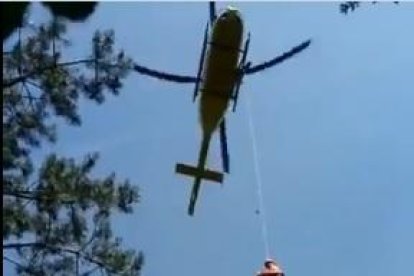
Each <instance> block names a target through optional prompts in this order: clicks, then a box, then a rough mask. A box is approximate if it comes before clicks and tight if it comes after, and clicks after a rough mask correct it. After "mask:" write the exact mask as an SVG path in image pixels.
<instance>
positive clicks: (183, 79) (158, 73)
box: [133, 63, 198, 83]
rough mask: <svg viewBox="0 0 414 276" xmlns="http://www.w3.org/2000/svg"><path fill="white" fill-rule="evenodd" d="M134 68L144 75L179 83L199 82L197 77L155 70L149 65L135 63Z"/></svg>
mask: <svg viewBox="0 0 414 276" xmlns="http://www.w3.org/2000/svg"><path fill="white" fill-rule="evenodd" d="M133 69H134V71H136V72H138V73H140V74H142V75H146V76H150V77H153V78H157V79H161V80H166V81H171V82H178V83H197V82H198V78H197V77H192V76H183V75H175V74H170V73H166V72H161V71H157V70H153V69H150V68H148V67H145V66H142V65H139V64H137V63H135V64H134V65H133Z"/></svg>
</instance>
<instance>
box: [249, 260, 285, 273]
mask: <svg viewBox="0 0 414 276" xmlns="http://www.w3.org/2000/svg"><path fill="white" fill-rule="evenodd" d="M256 276H285V274H284V273H283V271H282V269H281V268H280V267H279V266H278V264H277V263H276V262H275V261H274V260H272V259H266V261H265V262H264V264H263V268H262V269H261V270H260V271H259V272H257V274H256Z"/></svg>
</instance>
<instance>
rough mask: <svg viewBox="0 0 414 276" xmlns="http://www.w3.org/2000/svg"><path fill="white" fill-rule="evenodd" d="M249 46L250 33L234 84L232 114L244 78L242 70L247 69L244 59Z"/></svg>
mask: <svg viewBox="0 0 414 276" xmlns="http://www.w3.org/2000/svg"><path fill="white" fill-rule="evenodd" d="M249 44H250V33H248V35H247V39H246V42H245V43H244V49H243V56H242V58H241V61H240V65H239V75H238V78H239V79H238V81H237V83H236V88H235V89H234V95H233V112H235V111H236V106H237V100H238V97H239V91H240V86H241V83H242V81H243V76H244V69H246V68H247V67H246V65H245V63H246V58H247V52H248V50H249Z"/></svg>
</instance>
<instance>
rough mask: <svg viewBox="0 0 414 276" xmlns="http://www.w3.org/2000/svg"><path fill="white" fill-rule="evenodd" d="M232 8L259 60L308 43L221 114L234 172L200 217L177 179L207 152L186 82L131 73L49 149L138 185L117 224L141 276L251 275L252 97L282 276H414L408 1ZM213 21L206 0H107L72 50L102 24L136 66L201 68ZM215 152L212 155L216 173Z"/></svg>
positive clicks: (412, 63) (258, 259)
mask: <svg viewBox="0 0 414 276" xmlns="http://www.w3.org/2000/svg"><path fill="white" fill-rule="evenodd" d="M228 4H229V3H226V2H219V3H218V4H217V7H218V8H224V7H226V6H227V5H228ZM230 4H232V5H233V6H236V7H237V8H239V9H240V11H241V13H242V14H243V18H244V20H245V27H246V29H247V30H248V31H250V32H251V37H252V40H251V47H250V51H249V55H248V59H249V60H251V61H252V62H253V63H256V62H260V61H264V60H266V59H269V58H271V57H274V56H275V55H278V54H280V53H282V52H284V51H286V50H288V49H290V48H291V47H293V46H295V45H297V44H299V43H301V42H302V41H304V40H306V39H308V38H312V40H313V42H312V45H311V46H310V47H309V49H307V50H306V51H304V52H303V53H301V54H300V55H298V56H297V57H295V58H293V59H291V60H289V61H287V62H286V63H284V64H282V65H279V66H278V67H275V68H272V69H270V70H268V71H265V72H262V73H258V74H256V75H254V76H250V77H247V78H245V80H244V84H243V86H242V89H241V96H240V101H239V105H238V109H237V112H236V113H229V115H228V116H227V123H228V140H229V150H230V156H231V174H230V175H228V176H226V178H225V182H224V186H222V187H221V186H218V185H215V184H210V183H206V185H204V186H202V189H201V193H200V197H199V201H198V204H197V208H196V214H195V216H194V217H189V216H188V215H187V213H186V210H187V204H188V199H189V193H190V189H191V183H192V182H191V180H190V179H188V178H185V177H182V176H180V175H176V174H175V173H174V168H175V163H176V162H184V163H190V164H191V163H195V161H196V160H197V157H198V156H197V154H198V147H199V144H200V129H199V126H198V118H197V115H198V108H197V105H195V104H193V103H192V100H191V99H192V91H193V86H192V85H180V84H172V83H168V82H162V81H159V80H154V79H150V78H148V77H145V76H140V75H137V74H135V73H131V74H130V75H129V77H128V79H127V80H126V81H125V86H124V89H123V90H122V93H121V95H120V96H119V97H112V96H110V97H108V99H107V102H106V103H105V104H104V105H102V106H96V105H94V104H91V103H88V102H83V103H82V104H81V113H82V116H83V126H82V127H81V128H71V127H68V126H65V125H61V126H60V128H59V130H60V136H59V138H60V140H59V142H58V143H57V144H56V145H54V146H50V147H47V148H46V149H45V150H46V151H50V150H53V151H58V152H59V153H61V154H65V155H68V156H73V157H81V156H82V155H83V154H85V153H86V152H90V151H95V150H96V151H99V152H100V153H101V159H100V162H99V165H98V168H97V171H96V173H97V174H98V175H100V174H107V173H108V172H110V171H115V172H116V173H117V175H118V176H119V177H120V178H129V179H130V180H131V181H132V182H134V183H137V184H138V185H139V186H140V189H141V195H142V201H141V203H140V204H139V205H137V208H136V211H135V212H134V214H133V215H129V216H119V217H116V218H115V219H114V223H115V230H116V233H118V234H119V235H120V236H122V238H123V241H124V243H125V245H127V246H129V247H133V248H136V249H138V250H143V251H144V253H145V256H146V263H145V267H144V270H143V275H144V276H149V275H163V274H165V273H168V274H169V275H192V274H194V272H193V271H195V270H197V275H198V276H210V275H218V276H220V275H253V274H254V273H255V272H256V271H257V270H258V269H259V267H260V266H261V264H262V262H263V259H264V249H263V243H262V240H261V234H260V219H259V216H258V215H257V214H256V213H255V210H256V209H257V207H258V199H257V195H256V189H257V188H256V183H255V176H254V164H253V159H252V141H251V139H250V136H249V129H248V123H247V122H248V121H247V114H246V108H245V100H246V95H247V94H249V96H248V97H249V100H250V103H251V106H252V114H253V120H254V125H255V129H256V140H257V147H258V152H259V161H260V171H261V177H262V179H263V194H264V204H265V209H266V213H267V223H268V232H269V240H270V248H271V252H272V255H273V256H274V257H275V258H276V259H277V260H278V261H279V262H280V263H281V265H282V267H283V268H284V270H285V271H286V275H288V276H296V275H297V276H299V275H315V276H316V275H317V276H332V275H335V276H342V275H344V276H345V275H350V274H352V275H364V276H365V275H384V276H385V275H398V276H408V275H411V273H412V268H411V262H412V248H413V247H414V239H413V237H412V233H414V220H413V219H412V216H413V213H414V203H413V202H414V201H412V198H413V196H414V186H413V184H414V170H413V168H412V167H413V164H414V126H413V123H412V121H411V120H412V118H413V117H414V109H413V103H414V89H413V86H414V85H413V77H412V76H413V74H412V68H413V67H414V55H413V53H412V49H414V37H413V36H412V34H411V32H410V31H411V30H410V29H412V27H413V26H414V16H413V14H414V5H413V4H412V3H401V4H400V5H399V6H395V5H392V4H390V3H381V4H377V5H370V4H364V5H363V6H362V7H361V8H359V9H358V10H356V11H355V12H354V13H351V14H349V15H348V16H344V15H342V14H340V13H339V11H338V9H339V8H338V5H339V4H338V3H322V2H321V3H294V2H279V3H276V2H275V3H259V2H256V3H255V2H251V3H247V2H238V3H230ZM34 12H35V14H34V18H36V17H38V18H40V17H42V16H41V15H42V14H44V12H43V11H41V10H40V9H34ZM207 18H208V4H207V3H202V2H197V3H195V2H194V3H190V2H186V3H157V2H147V3H115V2H112V3H110V2H103V3H100V5H99V7H98V9H97V11H96V12H95V14H94V15H93V16H92V18H90V20H89V21H88V22H87V23H84V24H70V27H69V31H70V32H69V33H70V37H71V39H73V41H74V47H73V49H72V50H71V54H73V55H74V56H81V55H82V54H83V53H85V52H86V48H85V47H87V46H89V44H88V43H89V42H88V43H84V41H89V39H90V37H91V35H92V33H93V31H94V30H95V29H97V28H99V29H107V28H112V29H114V30H115V34H116V41H117V46H119V48H122V49H124V50H125V51H126V53H127V54H128V55H130V56H131V57H132V58H133V59H134V60H135V61H137V62H138V63H141V64H143V65H147V66H151V67H153V68H157V69H161V70H165V71H171V72H175V73H180V74H189V75H195V74H196V70H197V64H198V58H199V54H200V49H201V42H202V38H203V30H204V26H205V23H206V20H207ZM410 72H411V73H410ZM216 140H217V139H216ZM218 146H219V144H218V141H215V142H214V146H213V147H212V148H211V151H210V156H209V167H211V168H215V169H220V168H221V160H220V158H219V157H220V156H219V147H218ZM409 257H411V258H409Z"/></svg>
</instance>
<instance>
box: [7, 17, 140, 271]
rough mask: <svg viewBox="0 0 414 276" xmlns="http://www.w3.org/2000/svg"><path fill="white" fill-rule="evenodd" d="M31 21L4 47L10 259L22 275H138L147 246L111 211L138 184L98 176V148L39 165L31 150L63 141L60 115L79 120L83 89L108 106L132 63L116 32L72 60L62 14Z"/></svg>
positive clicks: (126, 208)
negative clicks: (136, 242)
mask: <svg viewBox="0 0 414 276" xmlns="http://www.w3.org/2000/svg"><path fill="white" fill-rule="evenodd" d="M23 26H25V25H23ZM25 29H26V30H29V29H30V30H31V34H30V35H28V36H26V37H24V38H23V37H22V35H20V33H21V28H19V35H17V36H18V39H17V41H16V43H15V45H14V46H13V47H12V48H11V49H8V51H6V52H3V83H2V86H3V256H4V257H3V260H4V261H7V262H9V263H13V264H14V265H15V267H16V271H17V272H18V273H19V274H20V275H85V276H86V275H93V274H94V273H95V272H99V271H100V272H102V273H106V274H107V275H139V272H140V270H141V267H142V263H143V255H142V253H141V252H136V251H135V250H128V249H124V248H123V247H122V244H121V239H120V238H119V237H115V236H114V235H113V233H112V230H111V215H112V214H114V213H115V212H120V213H131V212H132V211H133V205H134V204H135V203H137V202H138V199H139V196H138V190H137V187H136V186H133V185H131V183H130V182H129V181H128V180H125V181H119V180H118V179H117V177H116V175H115V174H114V173H110V174H108V175H107V176H105V177H94V176H92V175H91V174H92V171H93V168H94V166H95V164H96V162H97V160H98V154H97V153H91V154H87V155H86V156H85V157H84V160H83V161H77V160H75V159H73V158H66V157H62V156H58V155H57V154H50V155H48V156H44V160H43V162H42V165H41V166H40V169H34V165H33V162H34V160H33V156H32V151H33V149H34V148H38V147H41V145H42V144H44V143H55V142H56V141H57V128H56V125H55V124H56V120H57V119H58V118H63V119H65V121H66V122H67V123H69V124H71V125H73V126H80V125H81V118H80V115H79V112H78V104H79V100H80V97H81V96H83V97H85V98H86V99H87V100H91V101H94V102H96V103H98V104H100V103H103V102H104V100H105V95H106V94H108V93H112V94H114V95H118V93H119V91H120V89H121V87H122V83H121V81H122V79H124V78H125V77H126V75H127V73H128V72H129V71H130V69H131V66H132V62H131V60H130V59H129V58H128V57H126V56H125V55H124V54H123V52H122V51H121V52H115V50H114V33H113V32H112V31H104V32H99V31H97V32H96V33H95V35H94V36H93V38H92V40H91V43H90V45H91V47H90V48H91V49H90V52H91V53H90V55H89V56H86V57H83V58H81V59H78V60H69V61H68V60H65V58H64V55H63V54H64V49H65V47H70V43H69V41H68V40H66V39H65V32H66V23H65V22H64V21H62V20H61V19H58V18H54V19H53V20H52V21H51V22H50V23H49V24H43V25H40V26H38V27H31V28H29V27H28V26H26V27H25Z"/></svg>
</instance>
